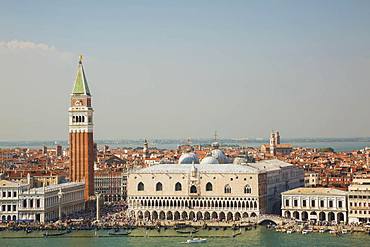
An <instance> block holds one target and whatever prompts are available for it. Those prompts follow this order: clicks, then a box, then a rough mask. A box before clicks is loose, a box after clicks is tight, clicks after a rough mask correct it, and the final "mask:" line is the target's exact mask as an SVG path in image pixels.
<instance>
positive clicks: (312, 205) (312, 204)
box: [311, 200, 316, 208]
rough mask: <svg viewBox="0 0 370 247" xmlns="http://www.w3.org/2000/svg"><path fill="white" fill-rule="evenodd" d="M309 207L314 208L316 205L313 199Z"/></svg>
mask: <svg viewBox="0 0 370 247" xmlns="http://www.w3.org/2000/svg"><path fill="white" fill-rule="evenodd" d="M311 207H313V208H314V207H316V203H315V200H312V201H311Z"/></svg>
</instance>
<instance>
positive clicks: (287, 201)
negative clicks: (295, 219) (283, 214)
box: [285, 199, 289, 207]
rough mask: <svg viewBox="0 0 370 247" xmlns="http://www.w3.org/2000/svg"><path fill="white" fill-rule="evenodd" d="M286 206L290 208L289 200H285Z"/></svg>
mask: <svg viewBox="0 0 370 247" xmlns="http://www.w3.org/2000/svg"><path fill="white" fill-rule="evenodd" d="M285 206H287V207H289V200H288V199H286V200H285Z"/></svg>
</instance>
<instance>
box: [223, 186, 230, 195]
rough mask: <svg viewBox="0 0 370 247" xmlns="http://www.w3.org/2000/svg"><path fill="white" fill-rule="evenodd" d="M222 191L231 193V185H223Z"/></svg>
mask: <svg viewBox="0 0 370 247" xmlns="http://www.w3.org/2000/svg"><path fill="white" fill-rule="evenodd" d="M224 192H225V194H230V193H231V187H230V185H228V184H226V185H225V187H224Z"/></svg>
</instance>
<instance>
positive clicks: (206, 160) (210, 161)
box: [200, 156, 219, 165]
mask: <svg viewBox="0 0 370 247" xmlns="http://www.w3.org/2000/svg"><path fill="white" fill-rule="evenodd" d="M200 164H201V165H207V164H219V162H218V160H217V159H216V158H214V157H212V156H207V157H204V158H203V159H202V161H201V162H200Z"/></svg>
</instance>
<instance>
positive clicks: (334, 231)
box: [329, 230, 337, 234]
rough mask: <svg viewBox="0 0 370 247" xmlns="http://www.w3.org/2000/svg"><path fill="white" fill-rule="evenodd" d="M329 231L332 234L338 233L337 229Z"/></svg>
mask: <svg viewBox="0 0 370 247" xmlns="http://www.w3.org/2000/svg"><path fill="white" fill-rule="evenodd" d="M329 233H330V234H337V231H336V230H330V231H329Z"/></svg>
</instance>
